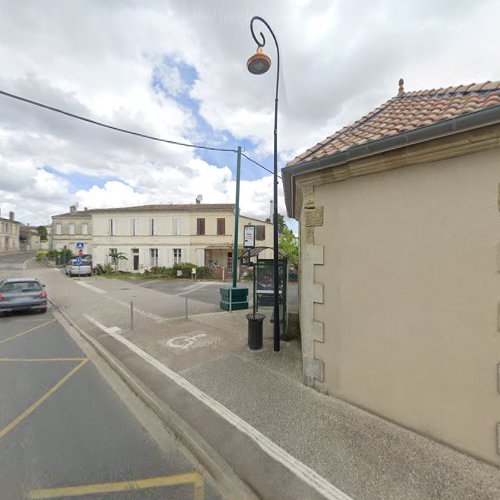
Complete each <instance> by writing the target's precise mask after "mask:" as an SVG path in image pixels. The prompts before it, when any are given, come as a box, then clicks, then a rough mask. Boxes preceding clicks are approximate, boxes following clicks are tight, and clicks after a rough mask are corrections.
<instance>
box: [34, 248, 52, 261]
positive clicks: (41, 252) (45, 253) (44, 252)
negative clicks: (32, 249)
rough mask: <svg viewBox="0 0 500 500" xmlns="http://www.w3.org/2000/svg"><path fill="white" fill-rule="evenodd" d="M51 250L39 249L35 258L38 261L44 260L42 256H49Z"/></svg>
mask: <svg viewBox="0 0 500 500" xmlns="http://www.w3.org/2000/svg"><path fill="white" fill-rule="evenodd" d="M48 255H49V252H48V251H47V250H38V252H37V253H36V254H35V260H36V261H37V262H40V261H41V260H42V257H48Z"/></svg>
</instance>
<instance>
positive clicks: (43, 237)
mask: <svg viewBox="0 0 500 500" xmlns="http://www.w3.org/2000/svg"><path fill="white" fill-rule="evenodd" d="M37 231H38V234H39V235H40V241H47V228H46V227H45V226H38V228H37Z"/></svg>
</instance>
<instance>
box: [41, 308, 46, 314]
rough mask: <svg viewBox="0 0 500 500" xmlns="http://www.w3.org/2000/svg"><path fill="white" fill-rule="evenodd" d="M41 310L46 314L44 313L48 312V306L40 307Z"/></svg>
mask: <svg viewBox="0 0 500 500" xmlns="http://www.w3.org/2000/svg"><path fill="white" fill-rule="evenodd" d="M39 311H40V313H41V314H44V313H46V312H47V308H46V307H40V309H39Z"/></svg>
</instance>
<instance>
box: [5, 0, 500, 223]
mask: <svg viewBox="0 0 500 500" xmlns="http://www.w3.org/2000/svg"><path fill="white" fill-rule="evenodd" d="M0 8H1V12H2V15H1V16H0V65H1V67H2V73H1V75H0V89H4V90H6V91H11V92H13V93H17V94H20V95H23V96H26V97H28V98H32V99H35V100H40V101H42V102H45V103H47V104H49V105H52V106H55V107H60V108H63V109H66V110H68V111H70V112H73V113H78V114H82V115H85V116H88V117H90V118H92V119H96V120H102V121H105V122H109V123H111V124H114V125H116V126H119V127H123V128H130V129H133V130H138V131H141V132H144V133H151V134H153V135H156V136H160V137H168V138H172V139H174V140H179V141H190V140H191V141H193V140H203V141H214V142H216V141H217V140H219V139H220V137H221V136H224V135H228V133H230V134H232V135H233V136H234V137H235V138H236V139H237V140H238V141H240V140H244V139H246V140H248V139H250V140H252V141H253V142H254V143H255V149H254V150H253V151H247V153H250V155H254V156H256V159H260V158H262V157H264V156H268V155H270V154H271V153H272V146H273V115H274V83H275V76H276V73H275V70H276V54H275V48H274V45H273V42H272V39H271V36H270V35H269V34H268V33H267V32H266V30H265V28H264V27H260V26H257V25H256V28H257V30H261V29H262V31H263V32H264V34H265V36H266V41H267V43H266V46H265V48H264V50H265V51H266V52H267V53H268V54H269V55H270V57H271V58H272V60H273V66H272V68H271V70H270V71H269V73H268V74H266V75H263V76H260V77H256V76H254V75H250V74H249V73H248V72H247V70H246V67H245V63H246V59H247V58H248V57H249V56H250V55H251V54H252V53H253V52H254V51H255V48H256V47H255V43H254V41H253V40H252V37H251V35H250V31H249V21H250V18H251V17H252V16H253V15H254V14H259V15H262V16H263V17H265V18H266V19H267V20H268V21H269V23H270V24H271V26H272V27H273V29H274V31H275V33H276V36H277V38H278V41H279V44H280V52H281V80H280V82H281V84H280V102H279V111H280V114H279V124H278V131H279V138H278V146H279V153H280V161H281V162H286V161H287V160H289V159H291V157H293V156H294V155H295V154H297V153H299V152H302V151H303V150H304V149H305V148H307V147H310V146H312V145H314V144H315V143H316V142H317V141H320V140H322V139H324V138H325V137H326V136H328V135H330V134H331V133H333V132H334V131H335V130H336V129H337V128H339V127H341V126H343V125H345V124H347V123H349V122H351V121H354V120H355V119H357V118H358V117H359V116H361V115H363V114H365V113H366V112H368V111H370V110H371V109H373V108H374V107H375V106H377V105H379V104H381V103H382V102H383V101H385V100H386V99H388V98H390V97H391V96H393V95H395V94H396V92H397V81H398V79H399V77H401V76H403V77H404V78H405V81H406V88H407V89H419V88H433V87H440V86H448V85H452V84H458V83H467V82H472V81H476V82H477V81H483V80H488V79H490V80H497V79H499V75H500V59H499V58H498V57H496V47H498V43H499V42H500V32H499V30H498V29H497V26H496V24H497V19H498V18H499V15H500V4H499V3H498V2H495V1H494V0H481V1H478V2H476V3H474V5H473V6H471V4H470V2H466V1H465V0H453V1H451V0H443V1H442V2H434V1H431V0H422V1H420V2H410V1H401V2H392V1H390V0H374V1H373V2H368V3H367V2H361V1H347V0H336V1H331V0H315V1H309V0H295V1H293V2H292V1H288V0H280V1H276V2H267V1H264V0H256V1H255V2H252V3H251V4H249V3H242V2H230V1H229V0H212V1H210V2H195V1H194V0H182V1H181V0H171V1H169V2H164V1H160V0H151V1H149V2H147V3H138V2H134V1H131V0H122V1H118V0H110V1H108V2H99V1H95V0H85V1H84V0H73V1H72V2H71V3H68V2H65V1H63V0H37V1H34V0H33V1H26V2H23V3H22V5H21V6H19V5H18V3H16V2H13V1H11V0H0ZM464 33H466V34H467V36H464ZM165 61H170V62H173V63H172V64H170V63H169V64H165ZM175 62H180V63H182V64H183V65H189V66H191V67H192V68H194V71H195V72H196V75H197V79H196V81H195V82H194V85H193V86H192V87H189V85H188V84H187V82H185V81H184V80H183V75H182V71H181V70H180V69H179V67H178V66H176V64H175ZM155 71H156V73H155ZM155 74H156V77H158V78H160V80H161V82H162V84H163V85H164V86H165V87H166V88H168V92H167V95H165V94H163V93H161V92H158V91H157V90H155V89H154V88H153V85H152V83H153V77H154V75H155ZM186 96H190V97H191V98H192V99H193V100H194V102H196V103H198V104H199V110H200V114H201V116H202V117H203V118H204V120H206V122H207V123H208V124H209V125H210V126H211V127H213V129H214V131H215V133H214V134H213V135H211V133H210V130H209V129H207V127H201V128H200V126H199V123H197V116H196V112H195V111H194V110H193V109H190V108H189V103H188V102H187V101H186ZM0 110H1V112H0V143H1V150H0V201H1V208H2V210H3V211H6V210H7V211H8V210H12V209H13V210H15V211H16V214H17V216H18V218H20V217H22V218H23V219H24V220H26V221H30V222H33V223H34V222H35V221H36V222H41V221H43V222H46V221H48V220H49V216H50V215H51V214H54V213H57V212H61V211H65V210H66V209H67V206H68V204H69V203H71V202H74V201H76V199H78V200H80V202H81V205H84V204H86V205H89V206H93V207H98V206H111V205H115V204H122V203H127V204H131V203H133V204H137V203H164V202H166V203H168V202H191V201H193V199H194V197H195V196H196V195H197V194H199V193H201V194H203V196H204V200H205V201H207V202H230V201H233V200H234V179H232V178H231V170H230V169H229V168H228V166H227V165H225V164H217V165H210V164H208V163H206V162H204V161H202V160H200V159H198V158H197V154H196V152H195V151H193V150H191V149H183V148H179V147H175V146H169V145H166V144H161V143H157V142H152V141H148V140H145V139H140V138H137V137H132V136H127V135H122V134H119V133H117V132H112V131H107V130H104V129H100V128H97V127H94V126H91V125H89V124H85V123H80V122H77V121H74V120H71V119H70V118H67V117H62V116H60V115H56V114H53V113H51V112H49V111H44V110H41V109H37V108H34V107H32V106H29V105H26V104H22V103H20V102H16V101H12V100H9V99H7V98H5V97H1V96H0ZM233 146H234V145H233ZM227 161H228V162H230V161H231V160H230V159H228V160H227ZM46 165H50V166H51V167H52V168H53V169H54V170H55V171H56V172H59V173H61V176H59V175H57V174H54V173H50V172H48V171H46V170H44V169H43V167H44V166H46ZM72 173H79V174H83V175H91V176H94V177H97V178H99V177H101V178H103V181H101V182H98V183H96V184H98V185H96V186H94V187H92V188H90V189H80V190H78V191H77V192H76V193H75V192H71V189H72V188H71V184H70V182H68V180H67V178H66V177H65V175H63V174H72ZM262 173H263V174H264V172H262ZM104 178H113V179H118V181H108V182H105V179H104ZM280 190H281V185H280ZM271 197H272V180H271V176H269V175H267V174H265V175H263V177H262V178H261V179H257V180H254V181H248V180H244V181H243V182H242V190H241V206H242V212H245V213H247V214H248V215H253V216H258V217H267V215H268V212H269V199H270V198H271ZM280 210H281V211H283V212H284V208H283V205H282V203H280Z"/></svg>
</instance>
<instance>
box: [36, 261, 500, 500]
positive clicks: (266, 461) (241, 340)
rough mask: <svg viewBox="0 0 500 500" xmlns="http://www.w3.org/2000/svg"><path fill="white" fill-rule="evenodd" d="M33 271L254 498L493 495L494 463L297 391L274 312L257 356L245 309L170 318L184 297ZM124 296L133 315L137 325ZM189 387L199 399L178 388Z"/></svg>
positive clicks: (295, 370)
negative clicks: (275, 338)
mask: <svg viewBox="0 0 500 500" xmlns="http://www.w3.org/2000/svg"><path fill="white" fill-rule="evenodd" d="M36 273H37V274H38V275H39V276H40V278H42V279H43V280H44V282H45V283H46V284H47V286H48V289H49V293H50V295H51V297H52V299H53V300H54V302H55V303H56V304H57V307H59V308H60V310H61V311H62V312H63V313H64V314H65V315H66V316H67V318H68V319H69V320H70V321H71V322H72V323H73V324H74V325H75V326H76V327H77V328H78V329H80V330H81V331H82V332H85V333H86V334H87V335H89V336H91V337H92V338H93V339H94V340H95V341H96V342H98V343H99V345H102V346H103V348H104V349H106V350H107V351H109V352H110V353H111V354H112V355H113V356H114V357H115V358H116V359H117V360H118V361H119V362H120V363H121V365H122V366H123V367H124V369H126V370H128V371H129V372H130V373H131V374H132V375H133V376H134V377H136V378H137V379H138V380H139V381H140V382H141V384H144V386H145V387H146V388H147V389H148V391H151V393H153V394H154V396H155V397H157V398H158V400H159V401H162V402H163V403H165V404H166V405H168V406H169V407H170V408H171V409H173V411H174V412H175V413H176V414H177V415H179V416H180V417H182V418H183V419H184V421H185V422H187V424H188V425H189V426H190V428H191V429H193V432H196V433H197V434H198V435H199V436H200V437H201V438H202V439H203V440H205V441H206V442H207V443H209V444H210V446H211V447H212V448H213V449H215V450H216V451H217V452H218V453H219V454H220V456H221V457H222V458H223V459H224V460H226V462H227V463H229V465H230V466H231V467H232V468H233V470H234V471H235V472H236V473H237V474H238V475H239V476H240V477H241V478H242V479H243V480H244V481H245V482H246V483H247V484H248V485H249V486H250V487H251V488H252V489H253V491H255V492H256V493H257V495H258V496H260V497H263V498H278V497H279V498H320V497H322V496H323V497H330V498H342V493H341V492H343V493H344V494H345V495H346V496H344V497H343V498H348V497H347V495H348V496H349V497H351V498H356V499H379V498H380V499H419V500H420V499H427V498H429V499H431V498H440V499H442V498H450V499H466V498H470V499H480V498H481V499H483V498H484V499H498V498H500V471H499V470H498V469H497V468H495V467H492V466H489V465H487V464H484V463H482V462H479V461H477V460H475V459H472V458H470V457H467V456H465V455H463V454H461V453H459V452H456V451H454V450H452V449H450V448H448V447H446V446H443V445H441V444H439V443H436V442H434V441H432V440H430V439H427V438H425V437H422V436H420V435H418V434H415V433H413V432H411V431H408V430H406V429H403V428H401V427H399V426H397V425H395V424H392V423H390V422H387V421H385V420H383V419H381V418H379V417H376V416H374V415H372V414H370V413H367V412H365V411H363V410H360V409H358V408H356V407H354V406H351V405H349V404H346V403H343V402H342V401H339V400H336V399H334V398H332V397H329V396H325V395H322V394H319V393H318V392H316V391H314V390H312V389H310V388H308V387H305V386H303V385H302V383H301V370H302V367H301V355H300V344H299V343H298V342H297V341H291V342H282V350H281V351H280V352H279V353H275V352H273V350H272V325H271V324H270V323H269V317H270V314H268V315H267V318H266V323H265V331H264V349H263V350H262V351H250V350H249V349H248V348H247V346H246V342H247V334H246V331H247V330H246V328H247V325H246V319H245V314H246V313H248V312H249V311H235V312H232V313H228V312H218V313H202V314H199V315H196V316H191V317H190V319H189V320H185V319H182V318H177V319H169V318H168V317H167V315H165V314H164V313H165V311H167V312H168V311H170V312H171V313H172V314H173V311H174V310H175V308H176V307H177V308H179V307H181V306H182V302H183V301H184V298H183V297H177V296H169V295H166V294H165V293H161V292H157V291H155V290H150V289H147V288H143V287H139V286H137V285H135V284H131V283H126V286H124V284H123V283H117V281H114V280H105V279H101V278H91V279H89V280H82V282H84V283H85V285H82V284H78V283H77V282H76V281H75V280H68V279H67V278H65V277H64V276H63V275H61V274H60V273H57V272H55V271H54V270H51V269H37V270H36ZM99 290H100V291H99ZM132 297H134V299H133V300H134V301H135V302H137V304H138V308H139V310H140V311H141V312H138V311H136V314H135V316H134V329H133V330H131V329H130V318H129V311H128V309H127V306H128V303H129V301H130V300H132ZM193 302H196V301H193ZM190 305H191V306H192V308H193V310H197V311H198V310H199V311H203V309H204V307H205V305H204V304H203V303H200V304H196V303H193V304H190ZM190 309H191V308H190ZM172 314H171V315H172ZM89 318H90V319H89ZM96 323H97V324H96ZM99 325H100V326H99ZM103 328H104V330H103ZM106 330H107V331H106ZM141 353H145V355H142V354H141ZM148 359H149V361H148ZM166 375H167V376H168V377H167V376H166ZM167 378H168V380H167ZM183 380H184V381H187V382H186V383H184V382H183ZM191 384H192V385H193V386H194V387H195V388H196V390H197V391H198V392H196V391H193V390H192V391H191V393H189V394H188V393H185V392H184V391H185V390H187V391H188V392H189V390H190V386H191ZM193 395H194V396H193ZM204 398H205V400H206V401H205V407H203V401H204ZM212 401H215V402H214V403H211V402H212ZM211 405H212V406H211ZM221 408H222V409H221ZM231 415H235V416H237V417H239V419H240V420H241V421H242V422H243V424H241V423H240V424H238V422H239V421H240V420H237V421H236V420H235V421H233V422H232V420H231V419H232V418H233V417H232V416H231ZM224 419H225V420H224ZM231 422H232V423H231ZM235 422H236V423H235ZM245 425H246V426H247V427H248V428H247V427H245ZM250 426H251V427H250ZM252 429H253V430H255V432H253V431H252ZM261 435H262V436H263V438H262V439H261V438H260V436H261ZM259 440H260V441H259ZM269 440H270V442H272V443H274V446H275V448H276V449H275V448H273V446H272V445H271V444H269V443H268V441H269ZM276 445H277V446H276ZM278 447H279V448H278ZM280 449H281V451H283V453H281V451H280ZM269 450H271V451H269ZM274 453H275V454H276V455H274ZM288 454H289V455H291V456H292V457H294V459H295V462H296V463H294V462H293V459H291V457H289V455H288ZM287 460H289V461H290V463H292V465H290V464H289V463H288V462H287ZM310 469H312V470H313V471H315V472H316V473H317V474H318V475H319V476H318V477H319V479H318V477H316V475H314V474H311V471H310ZM328 483H330V485H334V486H332V488H329V487H328ZM339 490H340V491H339ZM335 495H338V496H335Z"/></svg>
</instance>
